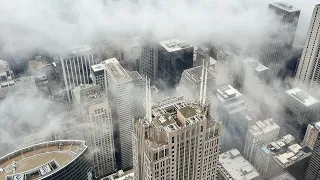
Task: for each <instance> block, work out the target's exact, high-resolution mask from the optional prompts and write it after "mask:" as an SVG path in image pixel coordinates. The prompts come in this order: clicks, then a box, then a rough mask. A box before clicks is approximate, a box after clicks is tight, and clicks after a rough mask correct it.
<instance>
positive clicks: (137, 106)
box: [128, 71, 146, 119]
mask: <svg viewBox="0 0 320 180" xmlns="http://www.w3.org/2000/svg"><path fill="white" fill-rule="evenodd" d="M128 74H129V75H130V77H131V79H132V83H133V89H132V93H133V101H134V119H137V118H141V117H144V115H145V108H144V106H143V100H144V99H143V97H144V96H145V93H146V79H145V78H143V77H142V76H141V75H140V74H139V73H138V72H137V71H131V72H129V71H128Z"/></svg>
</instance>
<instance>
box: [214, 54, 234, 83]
mask: <svg viewBox="0 0 320 180" xmlns="http://www.w3.org/2000/svg"><path fill="white" fill-rule="evenodd" d="M233 59H234V57H233V55H232V54H231V53H230V52H228V51H225V50H223V51H219V52H218V53H217V67H216V71H217V85H218V86H221V85H223V84H230V83H231V82H232V81H233V77H234V73H233V71H232V69H231V64H233V62H234V60H233ZM231 84H232V83H231Z"/></svg>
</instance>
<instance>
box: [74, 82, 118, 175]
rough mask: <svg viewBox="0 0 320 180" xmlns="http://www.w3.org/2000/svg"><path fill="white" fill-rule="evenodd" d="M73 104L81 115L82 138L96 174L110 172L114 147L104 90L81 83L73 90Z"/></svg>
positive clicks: (113, 159) (113, 163) (112, 167)
mask: <svg viewBox="0 0 320 180" xmlns="http://www.w3.org/2000/svg"><path fill="white" fill-rule="evenodd" d="M72 92H73V93H72V95H73V97H72V98H73V100H74V108H75V109H76V113H77V114H78V116H80V117H79V118H80V123H85V124H88V126H85V127H84V128H83V132H84V139H85V140H86V142H87V143H88V146H89V148H90V149H92V155H93V157H92V166H93V168H92V169H93V172H94V175H95V176H96V177H103V176H105V175H107V174H110V173H113V172H114V171H115V169H116V167H115V165H116V164H115V148H114V138H113V126H112V118H111V109H110V106H109V103H108V99H107V96H106V93H105V92H103V91H102V90H101V88H100V86H97V85H90V84H85V85H80V86H78V87H75V88H74V89H73V90H72Z"/></svg>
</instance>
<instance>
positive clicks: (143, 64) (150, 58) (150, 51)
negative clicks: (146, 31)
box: [139, 37, 158, 84]
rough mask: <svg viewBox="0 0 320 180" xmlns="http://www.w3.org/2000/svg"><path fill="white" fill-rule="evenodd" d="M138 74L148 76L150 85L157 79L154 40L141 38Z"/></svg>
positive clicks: (156, 48) (156, 47) (155, 44)
mask: <svg viewBox="0 0 320 180" xmlns="http://www.w3.org/2000/svg"><path fill="white" fill-rule="evenodd" d="M139 73H140V74H141V75H142V76H148V78H150V81H151V84H154V83H155V81H156V80H157V77H158V45H157V43H156V41H155V40H152V39H149V38H146V37H144V38H142V40H141V55H140V59H139Z"/></svg>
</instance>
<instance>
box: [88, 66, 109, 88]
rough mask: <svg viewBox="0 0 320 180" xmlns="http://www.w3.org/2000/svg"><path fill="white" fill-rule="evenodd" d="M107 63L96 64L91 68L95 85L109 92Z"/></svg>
mask: <svg viewBox="0 0 320 180" xmlns="http://www.w3.org/2000/svg"><path fill="white" fill-rule="evenodd" d="M104 62H105V61H102V62H101V63H100V64H95V65H92V66H91V75H90V76H91V79H92V83H93V84H94V85H98V86H100V87H101V90H102V91H105V92H107V89H108V81H107V76H106V72H105V64H104Z"/></svg>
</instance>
